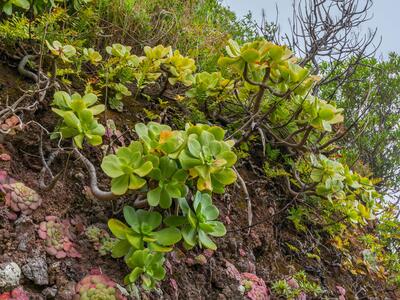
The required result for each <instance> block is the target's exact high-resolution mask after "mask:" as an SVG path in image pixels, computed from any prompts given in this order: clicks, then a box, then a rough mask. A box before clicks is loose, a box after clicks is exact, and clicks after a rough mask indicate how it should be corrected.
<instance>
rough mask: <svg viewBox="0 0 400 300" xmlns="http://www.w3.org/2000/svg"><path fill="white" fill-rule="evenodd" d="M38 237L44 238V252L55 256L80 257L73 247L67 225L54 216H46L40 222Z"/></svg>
mask: <svg viewBox="0 0 400 300" xmlns="http://www.w3.org/2000/svg"><path fill="white" fill-rule="evenodd" d="M38 234H39V237H40V238H41V239H43V240H45V245H46V252H47V253H48V254H50V255H54V256H55V257H57V258H64V257H67V256H68V257H78V258H79V257H81V255H80V253H79V252H78V251H77V250H76V249H75V248H74V244H73V243H72V241H71V239H70V234H69V231H68V226H67V225H66V224H63V223H62V222H61V221H60V220H59V219H58V218H57V217H55V216H47V217H46V221H44V222H42V223H40V226H39V230H38Z"/></svg>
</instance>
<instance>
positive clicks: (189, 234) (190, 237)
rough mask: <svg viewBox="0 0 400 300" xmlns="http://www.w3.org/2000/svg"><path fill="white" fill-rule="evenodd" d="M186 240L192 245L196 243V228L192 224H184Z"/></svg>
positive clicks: (183, 234) (182, 231) (183, 233)
mask: <svg viewBox="0 0 400 300" xmlns="http://www.w3.org/2000/svg"><path fill="white" fill-rule="evenodd" d="M181 233H182V237H183V239H184V241H185V242H186V243H187V244H188V245H189V246H191V247H193V246H195V245H196V228H193V227H191V226H190V225H187V226H184V227H183V228H182V230H181Z"/></svg>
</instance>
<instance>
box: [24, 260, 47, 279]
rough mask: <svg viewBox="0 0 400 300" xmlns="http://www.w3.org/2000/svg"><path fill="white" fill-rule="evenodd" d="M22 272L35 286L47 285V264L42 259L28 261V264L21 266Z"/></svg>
mask: <svg viewBox="0 0 400 300" xmlns="http://www.w3.org/2000/svg"><path fill="white" fill-rule="evenodd" d="M22 272H23V273H24V275H25V276H26V277H27V278H28V279H30V280H32V281H33V282H34V283H35V284H37V285H46V284H49V275H48V273H47V264H46V260H45V259H44V258H43V257H36V258H30V259H28V262H27V263H26V264H25V265H24V266H22Z"/></svg>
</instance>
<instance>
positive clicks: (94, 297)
mask: <svg viewBox="0 0 400 300" xmlns="http://www.w3.org/2000/svg"><path fill="white" fill-rule="evenodd" d="M75 290H76V295H75V296H74V298H73V300H126V299H127V298H126V297H125V296H123V295H122V294H121V292H120V291H119V290H118V288H117V284H116V283H115V282H114V281H113V280H111V279H110V278H109V277H108V276H106V275H103V274H100V275H88V276H86V277H84V278H83V279H82V280H81V281H80V282H79V283H78V284H77V285H76V287H75Z"/></svg>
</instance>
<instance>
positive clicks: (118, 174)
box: [101, 141, 158, 195]
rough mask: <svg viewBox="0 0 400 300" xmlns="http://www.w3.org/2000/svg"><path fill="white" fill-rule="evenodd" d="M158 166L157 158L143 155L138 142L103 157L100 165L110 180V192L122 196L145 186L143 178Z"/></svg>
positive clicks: (141, 147)
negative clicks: (154, 165)
mask: <svg viewBox="0 0 400 300" xmlns="http://www.w3.org/2000/svg"><path fill="white" fill-rule="evenodd" d="M153 163H154V164H156V165H157V164H158V157H157V156H154V155H147V156H146V155H145V154H144V153H143V145H142V144H141V143H140V142H137V141H136V142H132V143H131V144H130V145H129V146H128V147H120V148H118V150H117V151H116V154H110V155H107V156H105V157H104V159H103V162H102V164H101V168H102V169H103V171H104V172H105V173H106V174H107V175H108V176H110V177H111V178H112V180H111V191H112V192H113V194H115V195H123V194H125V193H126V192H127V190H128V189H131V190H137V189H140V188H142V187H143V186H144V185H145V184H146V180H145V179H144V178H143V177H145V176H146V175H148V174H149V173H150V172H151V170H152V169H153Z"/></svg>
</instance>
